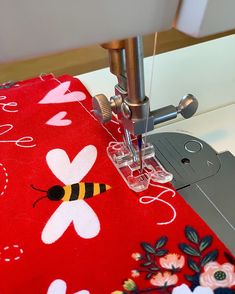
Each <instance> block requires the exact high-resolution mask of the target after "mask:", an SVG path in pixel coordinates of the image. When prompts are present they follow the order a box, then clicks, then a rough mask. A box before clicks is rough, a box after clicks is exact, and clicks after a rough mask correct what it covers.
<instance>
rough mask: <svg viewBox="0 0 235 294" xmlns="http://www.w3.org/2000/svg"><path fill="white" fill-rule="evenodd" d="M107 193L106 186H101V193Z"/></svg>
mask: <svg viewBox="0 0 235 294" xmlns="http://www.w3.org/2000/svg"><path fill="white" fill-rule="evenodd" d="M105 191H106V185H105V184H100V193H103V192H105Z"/></svg>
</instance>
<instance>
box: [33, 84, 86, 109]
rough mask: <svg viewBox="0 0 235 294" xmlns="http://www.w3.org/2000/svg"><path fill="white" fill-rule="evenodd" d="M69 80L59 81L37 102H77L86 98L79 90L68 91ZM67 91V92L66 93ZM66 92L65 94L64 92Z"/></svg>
mask: <svg viewBox="0 0 235 294" xmlns="http://www.w3.org/2000/svg"><path fill="white" fill-rule="evenodd" d="M70 84H71V83H70V81H68V82H64V83H61V84H60V85H58V86H57V87H56V88H54V89H52V90H51V91H49V92H48V93H47V94H46V95H45V96H44V97H43V99H42V100H40V101H39V102H38V103H39V104H52V103H68V102H78V101H82V100H84V99H86V95H85V94H84V93H83V92H81V91H73V92H71V91H69V87H70ZM67 91H69V93H66V92H67ZM65 93H66V94H65Z"/></svg>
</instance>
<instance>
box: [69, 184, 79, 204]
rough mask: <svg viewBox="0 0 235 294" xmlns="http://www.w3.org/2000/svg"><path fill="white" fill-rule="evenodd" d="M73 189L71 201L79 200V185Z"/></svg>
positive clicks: (75, 185)
mask: <svg viewBox="0 0 235 294" xmlns="http://www.w3.org/2000/svg"><path fill="white" fill-rule="evenodd" d="M71 188H72V189H71V195H70V199H69V201H73V200H77V199H78V195H79V191H80V187H79V184H72V185H71Z"/></svg>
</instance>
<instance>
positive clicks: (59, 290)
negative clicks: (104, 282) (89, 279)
mask: <svg viewBox="0 0 235 294" xmlns="http://www.w3.org/2000/svg"><path fill="white" fill-rule="evenodd" d="M66 290H67V285H66V283H65V281H63V280H60V279H57V280H54V281H53V282H52V283H51V284H50V286H49V288H48V290H47V294H66ZM74 294H90V292H89V291H87V290H82V291H78V292H76V293H74Z"/></svg>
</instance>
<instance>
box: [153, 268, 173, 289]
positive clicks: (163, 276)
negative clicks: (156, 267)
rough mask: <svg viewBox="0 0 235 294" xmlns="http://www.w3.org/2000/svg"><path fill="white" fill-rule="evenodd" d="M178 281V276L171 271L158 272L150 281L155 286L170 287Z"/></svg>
mask: <svg viewBox="0 0 235 294" xmlns="http://www.w3.org/2000/svg"><path fill="white" fill-rule="evenodd" d="M177 282H178V277H177V276H176V275H172V274H171V273H170V272H164V273H157V274H156V275H154V276H153V277H152V278H151V280H150V283H151V284H152V285H153V286H158V287H168V286H171V285H175V284H176V283H177Z"/></svg>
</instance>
